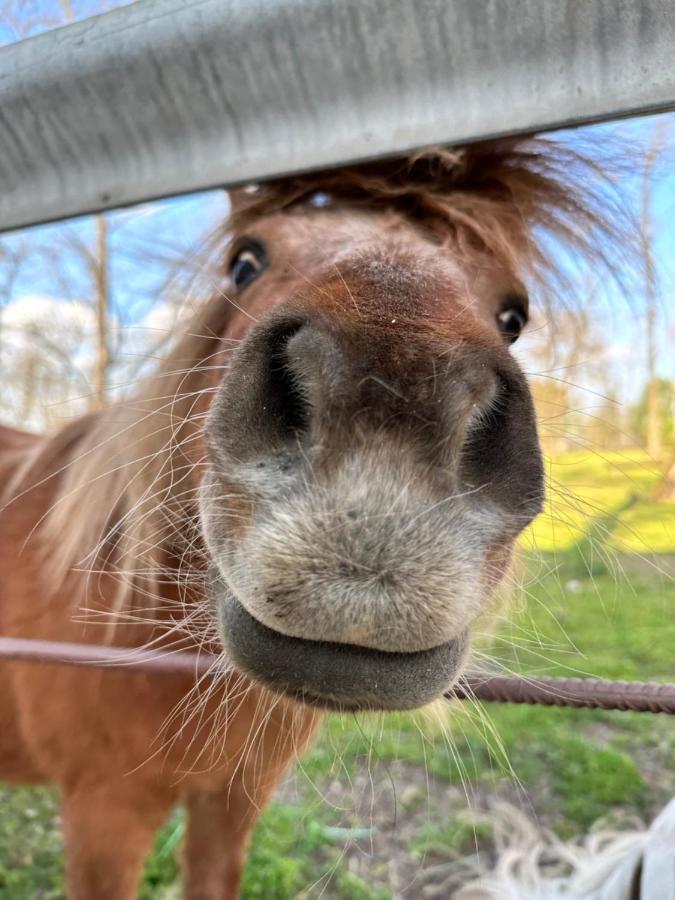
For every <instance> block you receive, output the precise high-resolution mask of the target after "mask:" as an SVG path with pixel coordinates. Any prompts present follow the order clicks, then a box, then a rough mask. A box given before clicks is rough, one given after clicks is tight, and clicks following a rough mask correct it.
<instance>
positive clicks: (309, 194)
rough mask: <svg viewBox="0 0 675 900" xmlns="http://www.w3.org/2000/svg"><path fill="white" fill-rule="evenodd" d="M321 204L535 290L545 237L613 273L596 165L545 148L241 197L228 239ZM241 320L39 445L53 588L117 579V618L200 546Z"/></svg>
mask: <svg viewBox="0 0 675 900" xmlns="http://www.w3.org/2000/svg"><path fill="white" fill-rule="evenodd" d="M317 193H325V194H326V195H328V196H329V198H330V202H331V203H332V204H339V205H340V206H344V207H360V208H368V209H376V210H377V209H389V210H393V211H395V212H397V213H399V214H401V215H403V216H405V217H406V218H407V219H409V220H411V221H413V222H415V223H417V224H418V225H419V227H420V228H422V229H425V230H426V231H428V232H429V233H431V234H432V235H433V236H434V238H435V239H436V240H437V241H438V242H439V243H440V244H441V245H443V246H446V245H450V246H452V249H453V252H459V253H464V254H470V255H472V256H478V257H480V256H482V255H484V254H491V255H492V257H493V258H495V257H496V259H497V260H498V261H499V263H500V264H501V265H502V266H505V267H507V268H508V269H509V270H512V271H518V273H519V274H521V273H523V270H526V271H527V272H529V274H530V276H531V277H534V278H535V279H539V280H542V281H543V280H547V279H548V280H549V281H550V280H551V277H552V274H553V273H555V272H556V266H555V265H554V264H553V261H552V259H551V255H550V247H549V241H550V239H551V238H552V237H553V238H555V240H556V241H562V242H563V243H564V244H565V245H566V246H567V247H569V248H571V249H572V250H574V251H576V252H580V253H582V254H583V255H584V257H585V258H586V259H588V258H592V259H593V260H599V261H600V262H601V263H604V264H605V265H606V266H609V267H610V268H611V266H612V258H611V249H610V247H611V246H612V245H614V246H616V239H617V234H618V233H620V232H621V228H622V225H621V223H623V222H625V220H626V217H625V212H624V211H623V210H621V209H620V204H619V203H618V200H617V199H616V197H615V195H613V193H612V191H611V190H607V178H606V173H605V172H604V171H601V169H600V167H599V166H598V165H595V164H593V163H589V162H588V160H586V159H584V158H583V157H582V156H580V155H579V154H577V153H576V152H574V151H573V150H570V149H565V148H564V147H562V146H561V145H559V144H557V143H554V142H552V141H548V140H541V139H537V140H533V139H524V140H508V141H498V142H491V143H485V144H480V145H474V146H471V147H466V148H460V149H436V150H432V151H427V152H425V153H420V154H417V155H415V156H413V157H410V158H408V159H405V160H390V161H384V162H376V163H369V164H364V165H359V166H351V167H346V168H343V169H339V170H336V171H334V172H329V173H318V174H309V175H302V176H297V177H290V178H286V179H282V180H279V181H274V182H270V183H268V184H265V185H262V186H259V187H258V188H257V189H256V190H254V191H242V190H239V191H235V192H234V193H233V212H232V216H231V218H230V220H229V222H228V223H227V225H226V233H228V234H232V233H240V232H242V231H243V230H245V229H246V228H247V227H249V226H250V225H251V224H252V223H253V222H254V221H255V220H256V219H258V218H259V217H261V216H265V215H268V214H269V213H271V212H277V211H282V210H283V211H286V212H288V213H289V214H292V212H293V210H294V209H296V208H303V207H304V208H306V207H307V206H309V205H312V204H315V202H316V195H317ZM220 237H221V241H220V248H221V250H222V243H223V233H221V235H220ZM237 309H238V308H237V307H236V305H233V304H232V303H231V302H228V299H227V298H226V297H225V296H217V297H215V298H214V299H213V300H211V301H210V302H208V303H207V304H206V305H205V307H204V308H203V309H202V310H201V311H200V313H199V314H198V315H197V316H196V317H195V318H194V320H193V321H192V323H191V324H190V325H189V327H188V329H187V333H186V334H185V335H184V337H183V338H182V340H181V341H180V342H178V343H177V345H176V346H175V347H174V348H173V349H171V350H170V352H169V353H168V354H167V356H166V358H165V359H164V361H163V363H162V365H161V366H160V367H159V369H158V371H157V372H156V373H155V374H154V375H152V376H151V377H149V378H148V379H146V380H145V381H144V382H143V383H142V384H141V385H140V386H139V387H138V388H137V389H136V390H135V392H134V393H133V394H132V395H131V396H130V398H129V399H128V400H125V401H119V402H116V403H114V404H113V405H111V406H110V407H109V408H107V409H105V410H103V411H101V412H99V413H96V414H93V415H91V416H88V417H85V418H84V419H82V420H80V421H78V422H75V423H73V424H70V425H68V426H66V427H65V428H64V429H63V430H62V431H61V432H60V433H58V434H57V435H55V436H53V437H45V438H44V439H43V440H42V441H41V442H40V444H39V445H38V447H37V448H36V451H35V452H34V454H33V455H32V456H31V458H30V459H28V460H27V461H26V463H25V465H24V466H23V467H22V472H21V477H20V478H19V479H18V481H20V482H22V484H20V485H19V484H18V481H17V479H15V481H14V485H13V490H15V491H16V490H17V488H21V489H26V487H27V486H30V484H34V483H35V482H36V481H39V480H40V479H49V478H51V477H54V478H55V479H56V490H55V493H54V496H53V498H52V506H51V509H50V512H49V513H48V515H47V516H46V517H45V520H44V522H43V523H42V524H41V527H40V533H41V535H42V536H43V537H44V538H45V539H46V547H47V552H48V554H49V565H50V566H51V567H53V568H55V574H54V583H55V584H59V583H62V581H63V579H64V578H66V577H67V576H68V573H69V572H70V571H71V570H72V569H77V568H83V569H85V570H87V571H89V572H90V573H96V572H102V571H105V572H110V573H111V574H113V575H114V574H115V573H117V576H118V580H119V589H118V592H117V599H116V602H115V604H114V605H115V609H116V610H117V611H119V610H122V609H124V608H126V607H128V606H129V604H131V602H132V597H133V595H134V594H138V595H139V596H140V597H143V596H147V595H154V594H156V584H157V583H158V581H159V579H160V578H161V577H162V573H166V572H167V570H169V571H170V572H175V571H176V570H177V569H178V568H179V567H180V559H181V556H182V554H184V553H186V552H189V551H190V550H191V548H193V547H195V546H196V545H197V544H198V537H197V536H196V529H195V528H194V527H193V526H194V525H195V523H196V510H195V506H194V488H195V486H196V484H195V477H194V468H195V464H194V463H193V462H191V460H190V457H189V455H186V453H185V448H186V447H187V446H188V445H189V444H190V443H191V442H194V441H197V440H198V439H199V433H200V427H201V421H202V418H201V413H203V410H204V399H205V396H206V392H208V390H209V387H208V385H209V379H208V374H209V366H210V365H212V363H211V360H212V358H213V356H214V354H216V353H217V352H218V351H219V350H220V349H222V340H223V339H222V335H223V334H224V333H225V332H226V329H227V326H228V324H229V322H230V321H231V320H232V319H233V317H234V316H235V315H236V314H237ZM213 381H214V379H212V382H213ZM50 571H52V570H51V569H50ZM150 606H152V604H150ZM109 607H110V603H109V602H108V608H109ZM150 614H151V613H150Z"/></svg>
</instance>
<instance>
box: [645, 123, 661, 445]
mask: <svg viewBox="0 0 675 900" xmlns="http://www.w3.org/2000/svg"><path fill="white" fill-rule="evenodd" d="M665 137H666V135H665V129H664V126H663V122H659V123H657V124H656V125H655V126H654V132H653V135H652V141H651V145H650V147H649V151H648V152H647V157H646V159H645V166H644V170H643V173H642V215H641V222H640V242H641V248H642V257H643V261H644V274H645V285H644V287H645V289H644V297H645V307H646V310H645V341H646V346H645V351H646V368H647V452H648V453H649V455H650V456H651V457H652V459H660V457H661V454H662V452H663V448H662V445H661V402H660V396H659V385H658V382H657V378H656V372H657V344H656V331H657V327H658V297H657V288H656V272H655V267H654V251H653V236H652V216H651V200H652V182H653V174H654V165H655V164H656V161H657V160H658V158H659V156H660V154H661V151H662V150H663V145H664V143H665Z"/></svg>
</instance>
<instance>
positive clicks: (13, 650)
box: [0, 637, 675, 715]
mask: <svg viewBox="0 0 675 900" xmlns="http://www.w3.org/2000/svg"><path fill="white" fill-rule="evenodd" d="M2 660H5V661H14V662H27V663H43V664H45V663H46V664H48V665H66V666H86V667H90V668H91V667H93V668H97V669H108V670H117V671H120V670H123V671H126V672H130V673H133V672H145V673H150V674H153V675H173V676H182V677H185V676H188V677H191V678H200V677H204V676H209V675H214V676H217V674H218V672H222V666H221V665H219V662H220V657H218V656H215V655H213V654H210V653H195V652H191V651H185V650H178V651H162V650H155V649H145V648H142V647H141V648H138V649H135V648H128V647H109V646H104V645H99V644H74V643H67V642H60V641H38V640H27V639H24V638H9V637H0V662H2ZM445 697H446V699H448V700H482V701H486V702H498V703H530V704H535V703H536V704H538V705H543V706H572V707H576V708H579V709H581V708H585V709H616V710H626V711H632V712H652V713H669V714H671V715H673V714H675V684H657V683H654V682H643V681H607V680H604V679H599V678H547V677H537V678H518V677H515V676H502V675H480V674H468V675H465V676H463V677H462V679H461V681H460V682H459V683H458V684H457V685H455V686H454V687H453V688H452V689H451V690H450V691H448V692H447V693H446V694H445Z"/></svg>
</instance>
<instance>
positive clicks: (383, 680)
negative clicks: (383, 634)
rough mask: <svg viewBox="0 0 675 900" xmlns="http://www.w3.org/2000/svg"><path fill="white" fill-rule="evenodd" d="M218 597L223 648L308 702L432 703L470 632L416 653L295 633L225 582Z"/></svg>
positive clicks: (334, 705)
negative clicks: (252, 608) (257, 613)
mask: <svg viewBox="0 0 675 900" xmlns="http://www.w3.org/2000/svg"><path fill="white" fill-rule="evenodd" d="M219 593H220V596H217V597H214V598H213V599H214V602H215V606H216V609H217V611H218V612H217V615H218V620H219V626H220V635H221V640H222V642H223V646H224V649H225V652H226V654H227V656H228V657H229V659H230V660H231V662H232V663H233V665H234V666H235V667H236V668H237V669H239V670H240V671H241V672H243V673H245V674H247V675H249V676H250V677H251V678H252V679H253V680H254V681H257V682H259V683H260V684H263V685H264V686H265V687H268V688H270V689H272V690H274V691H277V692H279V693H282V694H284V695H286V696H288V697H291V698H292V699H294V700H296V701H299V702H301V703H304V704H305V705H307V706H312V707H322V708H325V709H331V710H407V709H416V708H418V707H420V706H424V705H426V704H427V703H431V701H432V700H435V699H436V698H437V697H439V696H440V695H441V694H442V693H443V692H444V691H445V690H447V689H448V688H449V687H450V686H451V685H452V683H453V682H454V681H455V680H456V679H457V678H458V676H459V674H460V673H461V670H462V664H463V662H464V659H465V656H466V650H467V647H468V632H465V633H464V634H462V635H460V636H459V637H457V638H454V639H453V640H450V641H447V642H446V643H444V644H440V645H438V646H437V647H432V648H431V649H429V650H420V651H417V652H412V653H387V652H385V651H383V650H372V649H370V648H368V647H360V646H356V645H354V644H339V643H331V642H329V641H313V640H306V639H305V638H298V637H289V636H288V635H285V634H281V632H278V631H275V630H274V629H272V628H269V627H268V626H267V625H263V624H262V622H259V621H258V620H257V619H256V618H255V617H254V616H252V615H251V614H250V613H249V612H248V610H246V609H245V608H244V607H243V606H242V604H241V603H240V602H239V601H238V600H237V599H236V598H235V597H234V596H233V595H232V594H231V593H230V592H229V591H226V590H225V589H223V590H222V593H221V592H219Z"/></svg>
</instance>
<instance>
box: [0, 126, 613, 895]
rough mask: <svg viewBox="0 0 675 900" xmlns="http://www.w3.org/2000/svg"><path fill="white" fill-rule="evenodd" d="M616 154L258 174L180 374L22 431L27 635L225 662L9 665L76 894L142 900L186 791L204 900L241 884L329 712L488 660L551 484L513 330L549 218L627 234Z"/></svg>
mask: <svg viewBox="0 0 675 900" xmlns="http://www.w3.org/2000/svg"><path fill="white" fill-rule="evenodd" d="M597 175H598V173H597V171H595V170H594V168H593V166H590V167H586V168H584V165H583V161H582V160H581V159H580V158H579V157H578V156H577V155H576V154H575V152H574V151H573V150H571V149H569V148H565V146H564V144H560V143H556V142H555V141H553V140H550V139H544V138H520V139H509V140H500V141H493V142H487V143H481V144H475V145H471V146H466V147H461V148H455V149H448V148H435V149H432V150H428V151H425V152H422V153H418V154H415V155H413V156H410V157H406V158H404V159H394V160H384V161H377V162H370V163H363V164H358V165H353V166H347V167H344V168H342V169H339V170H335V171H331V172H323V173H310V174H303V175H297V176H293V177H287V178H283V179H278V180H276V181H271V182H269V183H267V184H262V185H257V186H252V187H246V188H238V189H236V190H234V191H233V192H232V193H231V199H232V207H231V215H230V218H229V221H228V222H227V223H226V225H225V226H224V229H223V230H222V233H220V234H219V235H218V240H217V241H216V242H215V244H214V246H215V247H216V258H217V267H218V268H217V275H216V278H217V285H216V289H215V290H214V291H213V292H212V297H211V299H210V300H209V301H208V302H206V303H204V304H203V305H202V306H201V307H200V308H199V310H198V311H197V313H196V315H195V317H194V318H193V319H192V320H191V321H190V323H189V324H188V325H187V326H186V327H184V329H183V333H182V335H181V336H180V338H179V339H178V340H177V341H176V342H175V343H173V344H171V345H170V346H169V348H168V349H167V351H166V353H165V355H164V358H163V359H162V361H161V363H160V364H159V365H158V367H157V368H156V370H155V371H154V372H153V373H152V374H150V375H148V376H146V377H144V378H143V379H142V380H140V382H139V384H137V385H136V386H135V387H134V389H133V390H132V391H130V392H129V395H128V396H127V397H126V398H125V399H123V400H119V401H115V402H113V403H111V404H110V405H109V406H108V407H107V408H104V409H101V410H98V411H96V412H94V413H91V414H88V415H86V416H84V417H83V418H80V419H77V420H74V421H70V422H68V423H67V424H66V425H65V426H64V427H62V428H60V430H58V431H57V432H56V433H55V434H50V435H34V434H28V433H24V432H22V431H18V430H14V429H11V428H2V429H1V430H0V488H1V489H2V500H1V507H0V508H1V512H0V564H1V567H2V580H1V585H2V586H1V587H0V592H1V593H0V633H2V634H3V635H10V636H16V637H31V638H40V639H45V640H61V641H64V640H65V641H76V642H84V643H92V642H94V643H95V642H99V643H107V644H109V645H112V646H119V647H126V648H128V647H132V648H138V654H139V657H140V656H142V654H143V652H144V649H147V648H153V649H158V648H159V649H162V650H163V651H165V652H167V653H171V652H173V651H174V650H177V649H192V650H197V651H204V652H208V653H211V654H215V656H216V662H215V663H214V664H213V667H212V671H210V672H209V673H208V677H207V676H203V677H201V678H196V677H195V678H191V677H189V676H187V675H185V674H183V675H176V676H170V677H169V676H167V677H162V678H159V677H156V676H155V677H153V676H151V675H149V674H147V673H141V672H138V671H134V670H133V669H132V668H131V669H130V668H127V669H125V668H121V667H113V668H110V669H104V670H101V669H93V668H92V669H82V668H78V669H73V668H66V667H59V666H58V665H53V664H39V665H32V666H29V665H25V664H21V663H17V662H13V663H10V662H7V661H4V662H2V661H0V678H1V684H2V690H1V691H0V777H1V778H2V779H4V780H7V781H10V782H17V783H33V784H37V783H51V784H54V785H56V786H57V787H58V789H59V791H60V796H61V804H62V819H63V833H64V842H65V851H66V878H67V885H68V896H69V897H71V898H72V900H91V898H97V900H128V898H132V897H134V896H135V894H136V890H137V883H138V879H139V874H140V871H141V867H142V865H143V862H144V859H145V857H146V856H147V854H148V853H149V850H150V848H151V845H152V840H153V835H154V833H155V831H156V830H157V828H158V827H159V826H160V825H161V823H162V822H163V820H164V819H165V817H166V816H167V814H168V812H169V811H170V809H171V808H172V807H173V806H174V805H175V804H177V803H182V804H184V805H185V807H186V809H187V813H188V825H187V831H186V837H185V847H184V878H185V896H186V897H187V898H190V900H197V898H199V900H226V898H227V900H232V898H235V897H236V896H238V891H239V884H240V878H241V872H242V867H243V864H244V860H245V854H246V847H247V843H248V841H249V837H250V834H251V829H252V827H253V825H254V823H255V821H256V818H257V816H258V814H259V812H260V810H261V809H262V808H263V807H264V805H265V804H266V802H267V801H268V799H269V798H270V796H271V794H272V792H273V790H274V788H275V785H277V784H278V782H279V780H280V779H281V777H282V775H283V773H284V772H285V771H286V770H287V768H288V767H289V765H290V764H291V763H292V762H293V760H294V759H296V757H297V756H298V754H300V753H301V752H302V750H303V748H304V747H306V745H307V744H308V742H309V741H310V740H311V737H312V735H313V733H314V732H315V730H316V728H317V725H318V723H319V722H320V720H321V718H322V716H323V715H324V713H325V711H326V710H328V711H330V710H390V709H394V710H409V709H414V708H416V707H420V706H422V705H424V704H426V703H429V702H430V701H432V700H433V699H434V698H437V697H439V696H440V695H441V694H442V693H443V692H444V691H446V690H447V689H448V688H450V687H451V686H452V684H453V683H455V682H456V681H457V679H458V678H459V677H460V676H461V673H462V671H463V668H464V667H465V665H466V661H467V658H468V648H469V646H470V637H471V630H472V625H473V623H474V622H475V621H476V618H477V617H478V616H479V615H480V614H481V613H482V612H483V611H484V610H485V609H486V608H487V605H488V603H489V601H490V598H491V597H492V595H493V594H494V592H495V590H496V588H497V586H498V585H499V583H500V582H501V581H502V579H503V578H504V576H505V573H506V572H507V569H508V566H509V561H510V559H511V555H512V551H513V547H514V542H515V540H516V538H517V536H518V535H519V533H520V532H521V531H522V530H523V528H525V526H526V525H527V524H528V523H529V522H530V521H531V520H532V519H533V517H534V516H535V515H536V514H537V513H538V512H539V510H540V508H541V505H542V497H543V470H542V459H541V453H540V449H539V442H538V437H537V427H536V423H535V416H534V412H533V405H532V400H531V396H530V391H529V388H528V385H527V382H526V379H525V377H524V375H523V372H522V371H521V369H520V367H519V365H518V364H517V362H516V361H515V359H514V357H513V356H512V354H511V352H510V349H509V348H510V345H511V344H512V343H513V341H515V340H516V338H517V337H518V336H519V335H520V333H521V331H522V330H523V328H524V327H525V325H526V323H527V320H528V291H532V290H533V289H534V290H539V289H540V287H541V285H543V284H546V283H548V284H552V283H553V282H554V281H555V275H556V263H555V257H554V256H552V255H551V254H550V253H549V250H548V249H547V248H548V246H549V244H550V240H551V236H554V237H555V239H556V240H557V241H563V242H566V244H567V246H568V247H570V248H572V250H577V251H582V250H583V251H584V252H585V251H586V250H587V249H588V247H589V246H591V245H595V246H596V247H597V248H600V249H599V250H596V251H595V252H596V254H597V256H598V257H599V258H601V257H602V255H603V252H604V251H603V250H602V247H604V246H606V241H605V238H606V236H607V235H608V234H609V233H610V231H611V225H608V224H607V223H608V221H609V220H611V216H608V217H607V218H606V217H605V215H604V210H603V208H602V197H601V193H602V192H601V191H600V189H599V188H598V184H599V181H598V178H597ZM559 283H561V282H559ZM101 623H104V625H105V627H103V628H101V627H100V626H101Z"/></svg>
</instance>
